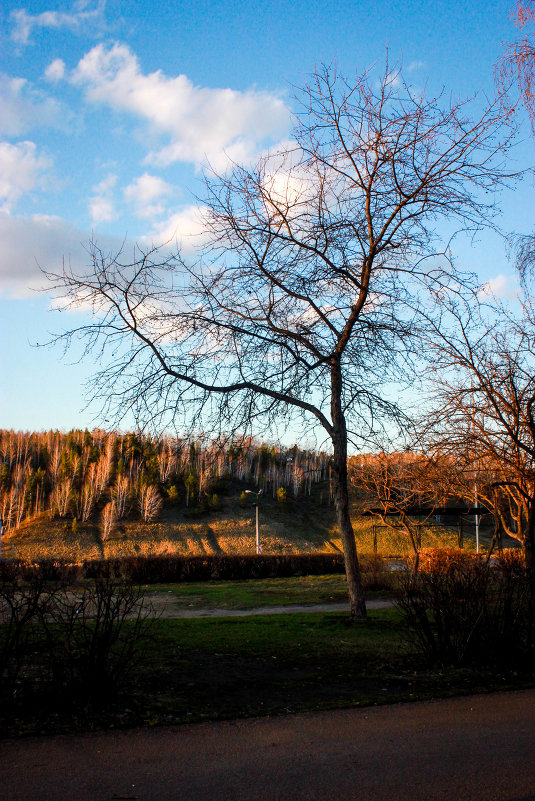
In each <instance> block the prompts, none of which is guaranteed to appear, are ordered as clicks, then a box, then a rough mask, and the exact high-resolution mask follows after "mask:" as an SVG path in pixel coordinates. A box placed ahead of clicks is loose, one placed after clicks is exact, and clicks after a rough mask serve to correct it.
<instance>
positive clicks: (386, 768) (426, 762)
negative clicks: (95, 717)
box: [0, 690, 535, 801]
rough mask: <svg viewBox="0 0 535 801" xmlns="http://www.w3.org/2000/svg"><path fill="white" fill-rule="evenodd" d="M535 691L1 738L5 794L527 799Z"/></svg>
mask: <svg viewBox="0 0 535 801" xmlns="http://www.w3.org/2000/svg"><path fill="white" fill-rule="evenodd" d="M534 745H535V690H527V691H524V692H512V693H498V694H492V695H479V696H471V697H466V698H453V699H446V700H442V701H434V702H424V703H413V704H404V705H394V706H385V707H371V708H367V709H360V710H359V709H352V710H336V711H332V712H320V713H310V714H300V715H287V716H283V717H275V718H256V719H249V720H244V721H233V722H223V723H215V724H211V723H205V724H198V725H190V726H176V727H171V728H155V729H135V730H130V731H117V732H106V733H98V734H86V735H80V736H74V737H73V736H54V737H41V738H29V739H22V740H13V741H7V742H2V743H0V788H1V798H2V801H113V800H114V799H115V801H118V800H119V799H129V800H131V801H177V799H185V801H534V800H535V759H534V758H533V749H534Z"/></svg>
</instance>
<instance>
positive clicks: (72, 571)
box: [0, 553, 344, 584]
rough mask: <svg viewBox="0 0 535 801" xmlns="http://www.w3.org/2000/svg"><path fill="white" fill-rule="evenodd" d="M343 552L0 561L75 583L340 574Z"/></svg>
mask: <svg viewBox="0 0 535 801" xmlns="http://www.w3.org/2000/svg"><path fill="white" fill-rule="evenodd" d="M343 572H344V559H343V556H342V554H321V553H320V554H318V553H315V554H281V555H265V556H255V555H243V556H239V555H236V556H235V555H232V556H226V555H223V556H176V555H175V556H127V557H124V558H122V559H109V560H107V559H102V560H91V561H86V562H83V564H81V565H75V564H71V563H68V562H66V561H61V560H51V559H43V560H38V561H34V562H23V561H22V560H16V559H10V560H0V579H1V578H10V577H12V576H14V575H21V576H22V577H23V578H30V577H32V576H34V575H36V574H38V575H40V576H41V577H42V578H43V579H44V580H45V581H64V582H68V583H71V584H73V583H75V582H76V581H78V580H80V579H83V578H90V579H92V578H100V577H110V578H122V579H124V580H126V581H131V582H132V583H136V584H160V583H167V582H173V583H174V582H176V583H178V582H186V581H211V580H244V579H256V578H259V579H260V578H284V577H288V576H317V575H323V574H332V573H343Z"/></svg>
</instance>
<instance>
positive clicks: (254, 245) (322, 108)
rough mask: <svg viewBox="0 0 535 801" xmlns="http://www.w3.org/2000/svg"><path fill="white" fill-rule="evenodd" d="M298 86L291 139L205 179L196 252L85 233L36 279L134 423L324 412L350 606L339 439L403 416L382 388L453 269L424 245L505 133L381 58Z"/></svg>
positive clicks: (354, 605) (100, 389) (459, 203)
mask: <svg viewBox="0 0 535 801" xmlns="http://www.w3.org/2000/svg"><path fill="white" fill-rule="evenodd" d="M299 99H300V102H301V113H300V114H299V115H298V116H297V117H296V127H295V131H294V137H293V140H292V141H291V142H290V143H288V144H287V145H285V146H282V147H281V148H280V149H279V150H278V151H277V152H274V153H271V154H268V155H267V156H265V157H264V158H262V159H260V161H259V162H258V163H257V164H256V166H255V167H254V168H250V169H249V168H247V167H240V166H235V167H234V168H233V169H231V170H230V171H229V172H227V173H226V174H224V175H222V176H214V175H212V176H210V177H209V178H208V179H207V191H206V198H205V205H204V213H203V217H204V222H205V229H206V232H207V236H208V238H209V240H210V243H211V244H210V247H209V249H208V253H206V251H205V255H204V257H202V258H200V259H199V261H198V263H196V264H195V265H193V266H192V265H191V264H186V262H185V261H184V259H183V258H182V257H181V256H180V254H179V253H169V254H167V255H166V253H165V252H164V251H162V250H159V249H158V248H152V249H149V250H146V251H144V252H141V251H139V252H137V253H136V254H135V255H134V258H132V259H125V257H124V256H123V255H122V254H116V255H107V254H105V253H103V252H102V251H101V250H100V249H99V248H98V247H97V246H96V245H95V244H94V243H93V244H92V246H91V266H90V271H89V272H88V274H87V275H85V276H82V275H79V274H75V273H73V272H72V271H71V270H69V269H65V270H64V272H63V273H62V274H60V275H56V276H51V277H52V279H53V281H54V282H55V286H56V289H57V290H59V291H60V292H61V293H62V294H63V295H64V296H65V297H66V299H67V302H69V301H70V303H71V304H72V305H74V306H79V305H80V304H83V306H84V307H87V305H88V304H89V305H90V306H92V308H93V311H94V315H95V319H94V321H93V322H90V323H89V324H88V325H85V326H82V327H81V328H79V329H78V330H77V331H76V332H73V331H71V332H69V333H67V334H65V335H64V336H63V337H60V339H63V341H64V342H65V341H66V342H67V344H68V343H70V341H71V339H72V337H73V336H74V335H77V336H79V337H81V338H82V339H83V340H84V342H85V348H86V349H87V351H93V352H95V351H96V352H97V353H99V354H100V355H106V356H107V360H108V361H107V362H106V363H105V366H104V367H103V369H102V370H101V372H100V373H99V374H98V377H97V380H96V384H94V385H93V386H94V389H93V395H94V396H96V397H100V398H101V399H102V400H103V402H104V406H105V409H106V411H107V412H109V410H110V409H111V410H113V411H114V414H115V418H116V419H118V418H120V416H121V414H124V413H125V412H126V411H129V410H133V411H134V413H135V414H136V415H137V418H138V420H139V421H140V423H142V424H143V423H148V422H150V423H152V424H153V425H155V426H158V425H160V426H162V427H163V423H164V421H166V420H169V418H172V419H174V420H175V424H176V422H177V421H179V425H180V426H183V425H184V420H185V419H188V418H189V419H191V414H192V409H194V412H193V414H194V416H195V419H194V422H195V423H196V425H197V426H198V427H200V426H201V424H202V425H204V426H205V430H210V431H212V432H214V435H216V434H217V432H218V431H228V430H229V429H230V430H234V431H236V430H240V429H241V430H242V431H246V430H250V429H251V428H254V427H256V426H257V425H259V422H260V421H261V420H264V421H265V424H266V425H268V426H269V425H271V424H274V422H275V421H279V422H280V423H281V424H282V425H284V426H286V425H288V424H289V423H290V421H296V420H300V421H302V422H303V423H304V424H305V425H307V426H308V425H314V426H318V425H319V426H321V427H323V429H324V432H325V433H326V435H327V437H328V439H329V440H330V442H331V446H332V451H333V456H332V480H333V485H334V497H335V503H336V509H337V516H338V524H339V528H340V534H341V537H342V541H343V546H344V556H345V566H346V575H347V584H348V591H349V598H350V607H351V613H352V615H353V616H354V617H358V618H365V616H366V605H365V599H364V594H363V591H362V583H361V579H360V571H359V565H358V559H357V552H356V544H355V537H354V533H353V529H352V526H351V520H350V515H349V502H348V477H347V453H348V442H353V443H355V444H356V445H359V444H362V443H363V442H366V443H369V441H370V440H371V439H373V438H379V436H380V434H381V430H383V431H384V430H387V429H388V427H389V426H390V424H391V422H392V421H394V423H396V421H397V423H400V422H401V420H402V413H401V409H400V407H399V404H398V402H397V400H396V395H395V394H393V393H390V394H389V392H388V385H389V384H392V385H393V384H394V383H395V384H396V386H397V387H399V385H400V382H403V381H404V380H406V379H407V377H408V375H409V373H410V369H411V359H412V357H413V355H414V342H415V337H416V334H417V333H418V329H417V326H418V311H419V308H420V306H421V305H425V304H426V303H427V301H428V300H429V298H430V297H431V293H430V291H429V290H433V291H438V290H439V289H440V291H441V292H444V293H447V292H448V291H449V289H450V288H452V287H453V288H456V287H458V284H459V280H460V277H459V276H457V275H454V274H452V271H451V268H450V264H449V262H447V261H445V260H441V259H439V258H438V257H436V258H435V257H434V253H435V251H436V249H437V247H436V245H437V235H436V231H435V229H436V225H437V223H438V221H439V220H443V219H446V218H447V219H448V221H449V222H448V225H449V226H450V227H451V226H452V225H454V226H455V227H457V228H459V227H463V228H473V227H477V226H480V225H483V224H487V221H488V220H489V219H490V218H492V216H493V212H494V208H493V206H492V205H489V204H488V203H487V202H486V198H487V197H490V196H491V195H485V194H484V192H483V191H482V190H485V189H488V188H492V189H493V190H496V188H497V187H498V186H499V185H500V184H502V183H503V182H504V180H505V176H504V172H503V170H502V166H501V164H500V163H499V162H500V158H501V154H502V152H503V148H504V147H505V145H506V144H507V142H506V141H505V142H504V141H500V140H499V139H498V135H497V132H498V129H499V127H500V124H501V119H500V111H499V109H498V108H497V107H494V106H490V107H487V108H486V109H484V110H483V112H482V113H480V114H479V116H478V117H477V119H475V120H474V119H472V118H471V116H470V108H469V107H468V105H467V104H465V103H453V104H450V105H447V106H444V105H443V104H442V102H441V100H440V99H438V100H437V99H431V100H428V99H425V98H424V97H423V96H420V95H416V94H414V93H412V92H411V91H410V89H409V88H408V87H407V86H406V85H405V84H404V83H403V81H402V78H401V75H400V73H399V71H394V72H391V71H390V70H389V69H388V68H387V69H386V71H385V73H384V75H383V77H382V79H381V80H376V79H375V78H374V77H373V76H367V75H364V76H363V77H356V78H355V79H354V80H353V82H352V83H347V82H346V81H345V80H343V79H342V78H341V77H340V76H338V75H337V74H336V73H335V72H334V71H333V70H329V69H324V70H322V71H321V72H318V73H317V74H315V75H314V76H313V79H312V81H311V83H310V85H309V86H307V87H306V88H305V89H304V90H303V91H302V92H301V93H300V95H299ZM479 108H481V107H480V106H479ZM367 449H369V444H368V446H367Z"/></svg>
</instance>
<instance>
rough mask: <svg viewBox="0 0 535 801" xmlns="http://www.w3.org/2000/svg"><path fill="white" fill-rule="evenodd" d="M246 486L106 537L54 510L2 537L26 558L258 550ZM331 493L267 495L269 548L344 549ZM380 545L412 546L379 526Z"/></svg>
mask: <svg viewBox="0 0 535 801" xmlns="http://www.w3.org/2000/svg"><path fill="white" fill-rule="evenodd" d="M246 486H247V485H245V484H243V483H242V482H235V481H228V482H227V486H226V489H225V492H224V494H220V495H219V506H220V508H219V509H217V510H207V509H200V508H193V509H191V508H190V509H188V508H184V507H183V505H179V504H172V503H169V502H167V503H166V504H165V505H164V507H163V509H162V511H161V513H160V517H159V519H158V520H156V521H153V522H145V521H143V520H140V519H139V517H137V516H136V517H134V516H132V517H131V518H128V517H127V518H126V519H124V520H121V521H119V522H118V523H117V524H116V525H115V526H114V528H113V529H112V531H111V532H110V534H109V536H108V537H106V538H103V536H102V527H101V526H100V525H99V524H98V522H97V521H96V522H87V523H78V522H77V523H76V524H74V525H73V521H72V520H71V519H67V520H65V519H61V518H55V519H51V516H50V514H49V513H43V514H40V515H38V516H37V517H35V518H34V519H31V520H27V521H25V522H23V523H22V525H21V526H20V527H19V528H18V529H15V530H12V531H11V532H9V533H8V534H7V535H6V536H5V537H4V538H3V546H4V553H5V554H9V553H11V551H12V549H13V546H14V548H15V549H16V554H17V555H18V556H21V557H22V558H37V557H43V556H51V557H56V558H68V559H70V558H73V559H75V560H76V561H79V560H82V559H86V558H98V557H102V556H105V557H108V558H113V557H116V556H122V555H131V554H136V553H137V554H160V553H178V554H192V555H194V554H195V555H199V554H218V553H226V554H232V553H254V551H255V508H254V505H253V504H252V503H250V505H248V506H246V507H245V508H243V506H242V505H241V503H242V502H243V500H242V501H240V496H241V494H242V492H243V490H244V488H245V487H246ZM326 498H328V487H327V486H326V485H325V486H322V484H319V485H317V486H315V487H314V488H313V491H312V493H311V495H310V496H308V497H300V498H289V499H287V500H286V501H284V502H282V503H281V502H280V501H278V500H277V499H276V498H275V499H274V498H273V497H271V496H270V495H267V494H266V495H263V496H261V501H260V536H261V542H262V549H263V552H264V553H295V552H310V551H320V552H341V550H342V544H341V540H340V536H339V533H338V527H337V525H336V516H335V512H334V508H333V507H332V505H331V504H329V502H328V501H327V500H326ZM352 517H353V525H354V528H355V533H356V536H357V543H358V548H359V551H360V552H361V553H372V551H373V528H374V524H373V521H372V520H371V519H370V518H369V517H361V516H359V515H358V512H357V509H356V503H355V504H354V509H353V516H352ZM73 529H74V530H73ZM456 543H457V535H456V532H455V531H454V530H453V529H446V528H443V527H439V526H437V527H434V528H432V529H431V528H427V529H424V530H423V531H422V546H423V547H435V546H439V545H450V546H454V545H456ZM467 545H469V543H467ZM377 546H378V551H379V552H380V553H382V554H383V555H384V556H395V555H400V554H404V553H406V552H407V551H408V549H409V544H408V541H407V540H406V538H405V537H404V536H403V535H401V534H399V533H396V532H393V531H390V530H388V529H385V528H383V527H378V528H377Z"/></svg>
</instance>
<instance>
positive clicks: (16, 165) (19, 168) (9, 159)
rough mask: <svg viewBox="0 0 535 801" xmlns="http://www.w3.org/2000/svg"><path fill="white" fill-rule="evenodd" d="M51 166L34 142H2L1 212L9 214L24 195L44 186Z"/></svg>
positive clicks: (0, 154) (0, 166) (0, 169)
mask: <svg viewBox="0 0 535 801" xmlns="http://www.w3.org/2000/svg"><path fill="white" fill-rule="evenodd" d="M50 164H51V162H50V160H49V159H48V158H47V157H46V156H38V155H37V149H36V147H35V144H34V142H19V143H18V144H16V145H12V144H10V143H9V142H0V211H3V212H6V213H9V212H10V211H11V210H12V208H13V206H14V205H15V204H16V202H17V201H18V200H19V198H20V197H22V195H24V194H25V193H26V192H31V190H32V189H35V188H36V187H38V186H42V184H43V183H44V180H45V176H44V175H43V172H44V171H45V170H46V169H47V168H48V167H49V166H50Z"/></svg>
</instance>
